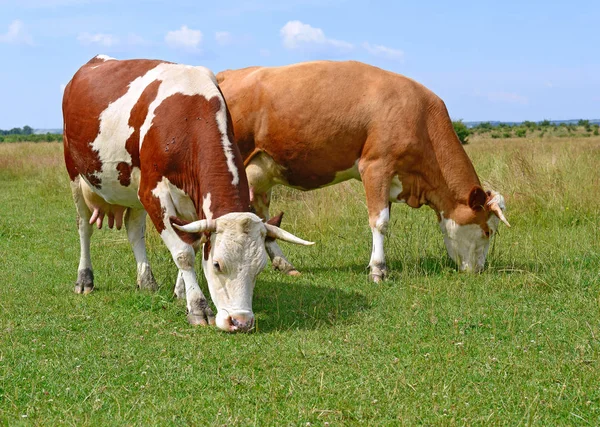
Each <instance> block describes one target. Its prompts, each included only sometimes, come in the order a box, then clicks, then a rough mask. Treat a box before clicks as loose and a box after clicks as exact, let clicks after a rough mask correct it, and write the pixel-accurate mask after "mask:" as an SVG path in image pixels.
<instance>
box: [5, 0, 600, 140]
mask: <svg viewBox="0 0 600 427" xmlns="http://www.w3.org/2000/svg"><path fill="white" fill-rule="evenodd" d="M599 19H600V2H598V1H571V2H556V1H551V0H550V1H548V0H547V1H536V0H532V1H513V0H508V1H486V0H480V1H454V2H450V1H420V2H416V1H410V2H404V1H370V2H367V1H353V0H290V1H275V0H227V1H221V2H219V1H217V2H215V1H211V2H206V1H202V0H194V1H192V0H182V1H177V0H172V1H160V0H146V1H127V0H11V1H6V0H0V94H2V102H0V129H9V128H12V127H21V126H24V125H26V124H27V125H30V126H32V127H34V128H57V127H61V124H62V119H61V97H62V88H63V87H64V85H65V84H66V83H67V82H68V81H69V79H70V78H71V76H72V75H73V73H74V72H75V71H76V70H77V69H78V68H79V67H80V66H81V65H82V64H83V63H85V62H87V61H88V60H89V59H90V58H91V57H93V56H94V55H96V54H99V53H104V54H107V55H110V56H113V57H116V58H121V59H125V58H158V59H165V60H169V61H174V62H181V63H186V64H198V65H204V66H207V67H209V68H211V69H212V70H213V71H215V72H218V71H220V70H222V69H227V68H240V67H245V66H250V65H266V66H271V65H284V64H290V63H295V62H300V61H307V60H312V59H335V60H345V59H354V60H358V61H363V62H367V63H370V64H373V65H376V66H379V67H381V68H385V69H387V70H391V71H394V72H397V73H401V74H404V75H406V76H408V77H411V78H413V79H415V80H417V81H419V82H421V83H423V84H424V85H425V86H427V87H429V88H430V89H432V90H433V91H434V92H435V93H437V94H438V95H439V96H440V97H441V98H442V99H443V100H444V101H445V102H446V105H447V106H448V110H449V111H450V115H451V116H452V118H454V119H464V120H467V121H474V120H505V121H521V120H542V119H553V120H561V119H573V118H590V119H591V118H600V21H599Z"/></svg>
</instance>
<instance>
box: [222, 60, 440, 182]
mask: <svg viewBox="0 0 600 427" xmlns="http://www.w3.org/2000/svg"><path fill="white" fill-rule="evenodd" d="M217 80H218V81H219V85H220V87H221V90H222V91H223V95H224V96H225V99H226V101H227V104H228V107H229V109H230V111H231V115H232V117H233V123H234V132H235V136H236V140H237V142H238V144H239V146H240V149H241V151H242V155H243V156H244V157H245V158H248V157H250V156H252V155H253V153H255V152H256V151H257V150H263V151H265V152H267V153H268V154H269V155H270V156H271V157H272V158H273V159H274V160H275V162H276V163H277V164H279V165H281V166H282V167H283V168H284V169H285V170H286V171H287V172H286V173H287V174H288V180H289V181H290V182H292V181H295V182H298V183H299V182H301V181H302V182H308V181H314V182H315V183H326V182H327V180H330V179H333V178H332V177H333V176H334V175H335V174H336V173H338V172H340V171H344V170H347V169H350V168H352V167H353V165H354V164H355V162H356V160H357V159H358V158H359V157H360V156H361V155H362V154H363V153H364V152H365V150H367V151H368V150H371V151H373V155H380V154H381V153H380V152H381V151H388V152H389V151H390V150H396V151H399V152H398V156H400V155H401V153H400V151H402V150H409V149H410V147H407V146H398V145H394V146H392V145H390V146H382V145H381V144H380V142H381V141H389V142H390V144H396V142H397V141H400V140H402V141H414V140H416V139H417V135H418V134H420V133H423V132H426V130H425V127H426V124H425V121H426V117H427V113H428V106H429V105H430V104H431V103H432V102H436V101H439V98H437V97H436V96H435V95H434V94H433V93H432V92H430V91H429V90H428V89H426V88H425V87H424V86H422V85H420V84H419V83H417V82H415V81H413V80H411V79H409V78H406V77H404V76H401V75H398V74H394V73H391V72H388V71H385V70H382V69H380V68H377V67H373V66H370V65H367V64H363V63H360V62H355V61H346V62H335V61H316V62H307V63H300V64H295V65H289V66H284V67H252V68H246V69H242V70H228V71H225V72H222V73H219V74H218V75H217ZM400 122H401V123H400ZM386 132H387V133H389V135H388V136H387V137H383V135H382V134H383V133H386ZM400 132H402V134H401V135H400V134H399V133H400ZM371 136H376V137H377V140H378V141H379V145H369V141H370V139H371V140H373V139H375V138H370V137H371ZM317 176H318V177H319V178H318V179H313V178H312V177H317ZM311 186H312V185H311Z"/></svg>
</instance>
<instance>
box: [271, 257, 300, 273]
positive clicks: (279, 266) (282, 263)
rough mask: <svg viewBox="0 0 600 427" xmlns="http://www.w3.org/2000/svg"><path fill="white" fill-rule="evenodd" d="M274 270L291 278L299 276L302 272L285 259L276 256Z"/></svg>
mask: <svg viewBox="0 0 600 427" xmlns="http://www.w3.org/2000/svg"><path fill="white" fill-rule="evenodd" d="M271 262H272V263H273V268H274V269H275V270H278V271H281V272H282V273H284V274H288V275H290V276H299V275H300V272H299V271H298V270H296V268H295V267H294V266H293V265H292V264H291V263H290V262H289V261H288V260H287V259H285V258H283V257H280V256H276V257H275V258H273V261H271Z"/></svg>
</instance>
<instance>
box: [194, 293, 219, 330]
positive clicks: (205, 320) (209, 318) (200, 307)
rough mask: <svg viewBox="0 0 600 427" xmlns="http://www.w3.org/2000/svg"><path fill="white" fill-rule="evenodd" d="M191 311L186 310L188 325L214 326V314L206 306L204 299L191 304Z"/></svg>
mask: <svg viewBox="0 0 600 427" xmlns="http://www.w3.org/2000/svg"><path fill="white" fill-rule="evenodd" d="M192 307H193V309H192V310H191V311H190V310H188V314H187V320H188V322H189V323H190V325H193V326H197V325H202V326H206V325H214V324H215V314H214V313H213V311H212V309H211V308H210V307H209V306H208V302H207V301H206V299H204V298H202V299H200V300H197V301H194V302H193V303H192Z"/></svg>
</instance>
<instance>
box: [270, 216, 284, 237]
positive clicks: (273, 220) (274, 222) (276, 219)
mask: <svg viewBox="0 0 600 427" xmlns="http://www.w3.org/2000/svg"><path fill="white" fill-rule="evenodd" d="M282 219H283V212H279V214H278V215H275V216H274V217H272V218H270V219H269V220H268V221H267V224H270V225H274V226H275V227H281V220H282ZM273 240H275V238H274V237H270V236H267V241H273Z"/></svg>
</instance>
